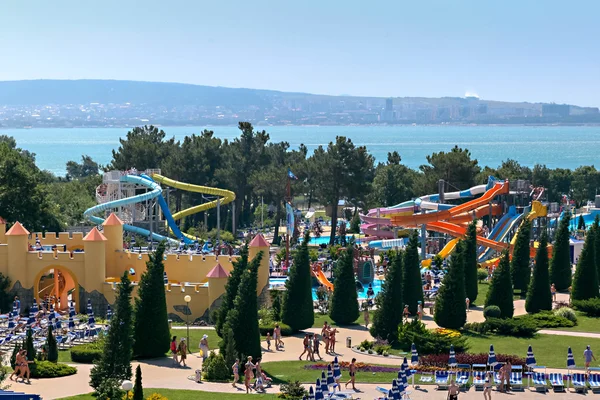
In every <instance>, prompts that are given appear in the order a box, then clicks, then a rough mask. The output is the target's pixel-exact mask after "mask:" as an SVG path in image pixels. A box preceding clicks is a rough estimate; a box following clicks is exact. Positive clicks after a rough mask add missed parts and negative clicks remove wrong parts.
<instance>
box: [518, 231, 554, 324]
mask: <svg viewBox="0 0 600 400" xmlns="http://www.w3.org/2000/svg"><path fill="white" fill-rule="evenodd" d="M517 240H518V239H517ZM513 257H514V255H513ZM548 264H549V262H548V235H547V234H546V231H544V232H543V233H542V237H541V238H540V245H539V247H538V251H537V253H536V255H535V266H534V267H533V278H532V280H531V284H530V285H529V289H528V290H527V300H526V301H525V310H527V312H528V313H531V314H533V313H538V312H540V311H544V310H548V311H549V310H552V292H551V291H550V274H549V271H548Z"/></svg>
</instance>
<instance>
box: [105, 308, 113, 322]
mask: <svg viewBox="0 0 600 400" xmlns="http://www.w3.org/2000/svg"><path fill="white" fill-rule="evenodd" d="M111 318H112V309H111V308H110V304H109V305H108V306H106V320H107V321H110V319H111Z"/></svg>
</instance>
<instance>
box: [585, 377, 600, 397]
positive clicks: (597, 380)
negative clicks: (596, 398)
mask: <svg viewBox="0 0 600 400" xmlns="http://www.w3.org/2000/svg"><path fill="white" fill-rule="evenodd" d="M588 383H589V384H590V388H591V389H592V393H600V375H598V374H589V375H588Z"/></svg>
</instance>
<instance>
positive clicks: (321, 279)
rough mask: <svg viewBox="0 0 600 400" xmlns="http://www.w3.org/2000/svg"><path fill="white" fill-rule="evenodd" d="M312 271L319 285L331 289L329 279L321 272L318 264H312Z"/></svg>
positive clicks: (331, 285)
mask: <svg viewBox="0 0 600 400" xmlns="http://www.w3.org/2000/svg"><path fill="white" fill-rule="evenodd" d="M312 273H313V275H314V276H315V278H317V280H318V281H319V283H320V284H321V285H323V286H325V287H326V288H327V289H329V290H333V283H331V282H329V279H327V277H326V276H325V274H324V273H323V270H322V269H321V265H320V264H315V265H313V267H312Z"/></svg>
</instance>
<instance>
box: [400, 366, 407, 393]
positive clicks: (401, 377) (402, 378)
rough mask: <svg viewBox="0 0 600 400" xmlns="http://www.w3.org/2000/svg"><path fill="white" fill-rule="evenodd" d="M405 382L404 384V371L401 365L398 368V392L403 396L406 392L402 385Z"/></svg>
mask: <svg viewBox="0 0 600 400" xmlns="http://www.w3.org/2000/svg"><path fill="white" fill-rule="evenodd" d="M405 382H406V369H405V368H404V366H403V365H402V366H401V367H400V372H398V390H399V391H400V394H404V392H406V386H405V385H404V383H405ZM407 386H408V385H407Z"/></svg>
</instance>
